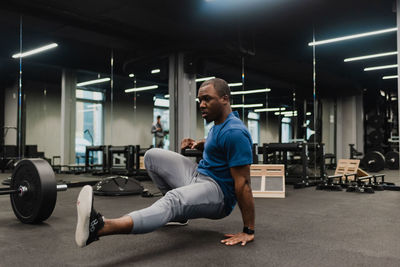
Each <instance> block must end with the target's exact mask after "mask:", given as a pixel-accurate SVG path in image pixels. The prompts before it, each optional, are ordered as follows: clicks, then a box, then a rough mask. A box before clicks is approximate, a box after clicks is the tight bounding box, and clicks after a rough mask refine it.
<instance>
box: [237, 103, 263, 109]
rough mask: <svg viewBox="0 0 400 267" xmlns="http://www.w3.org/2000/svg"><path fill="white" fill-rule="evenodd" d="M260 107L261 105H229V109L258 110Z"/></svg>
mask: <svg viewBox="0 0 400 267" xmlns="http://www.w3.org/2000/svg"><path fill="white" fill-rule="evenodd" d="M262 106H263V104H236V105H231V108H258V107H262Z"/></svg>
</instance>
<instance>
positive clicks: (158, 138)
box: [151, 115, 164, 148]
mask: <svg viewBox="0 0 400 267" xmlns="http://www.w3.org/2000/svg"><path fill="white" fill-rule="evenodd" d="M151 133H152V134H154V139H155V147H158V148H163V147H164V131H163V127H162V124H161V116H160V115H158V116H157V121H156V122H155V123H154V124H153V126H152V127H151Z"/></svg>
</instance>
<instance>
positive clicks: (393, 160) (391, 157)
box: [385, 151, 400, 170]
mask: <svg viewBox="0 0 400 267" xmlns="http://www.w3.org/2000/svg"><path fill="white" fill-rule="evenodd" d="M399 156H400V154H399V152H397V151H390V152H388V153H386V155H385V159H386V165H387V167H388V168H389V169H391V170H398V169H399Z"/></svg>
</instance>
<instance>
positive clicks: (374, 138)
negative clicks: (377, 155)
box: [368, 130, 383, 145]
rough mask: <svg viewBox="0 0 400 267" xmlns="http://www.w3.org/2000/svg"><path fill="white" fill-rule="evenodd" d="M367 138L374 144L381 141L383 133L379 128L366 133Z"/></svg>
mask: <svg viewBox="0 0 400 267" xmlns="http://www.w3.org/2000/svg"><path fill="white" fill-rule="evenodd" d="M368 140H369V141H370V142H371V143H372V144H374V145H379V144H381V143H382V142H383V134H382V132H381V131H379V130H376V131H372V132H370V133H369V134H368Z"/></svg>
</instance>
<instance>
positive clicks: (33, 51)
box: [12, 43, 58, 58]
mask: <svg viewBox="0 0 400 267" xmlns="http://www.w3.org/2000/svg"><path fill="white" fill-rule="evenodd" d="M57 46H58V44H56V43H52V44H48V45H45V46H42V47H39V48H36V49H33V50H29V51H27V52H24V53H18V54H14V55H12V57H13V58H20V57H27V56H30V55H33V54H37V53H40V52H43V51H46V50H49V49H52V48H55V47H57Z"/></svg>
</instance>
